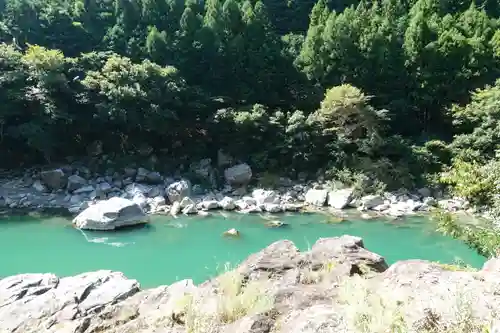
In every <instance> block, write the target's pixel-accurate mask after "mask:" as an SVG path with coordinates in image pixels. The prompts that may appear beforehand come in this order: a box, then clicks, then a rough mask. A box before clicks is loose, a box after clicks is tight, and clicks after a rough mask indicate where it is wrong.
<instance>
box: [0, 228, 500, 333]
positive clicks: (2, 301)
mask: <svg viewBox="0 0 500 333" xmlns="http://www.w3.org/2000/svg"><path fill="white" fill-rule="evenodd" d="M498 260H500V259H492V260H491V261H490V262H488V263H487V264H485V267H484V269H483V270H481V271H477V272H471V271H462V270H460V269H450V268H449V267H447V266H445V265H440V264H436V263H431V262H427V261H422V260H408V261H402V262H397V263H395V264H394V265H392V266H390V267H388V266H387V264H386V262H385V261H384V259H383V257H381V256H380V255H378V254H375V253H373V252H370V251H368V250H366V249H365V248H364V246H363V242H362V240H361V239H360V238H358V237H352V236H342V237H336V238H325V239H320V240H319V241H318V242H317V243H316V244H315V245H314V246H313V247H312V248H311V250H310V251H307V252H299V250H298V249H297V248H296V247H295V245H294V244H293V243H292V242H290V241H286V240H283V241H278V242H276V243H273V244H271V245H270V246H268V247H267V248H265V249H263V250H262V251H261V252H258V253H256V254H253V255H251V256H250V257H248V258H247V259H246V260H245V261H244V262H243V263H242V264H241V265H240V266H239V267H238V268H237V269H236V270H235V271H233V272H230V273H227V274H230V275H229V277H230V278H229V279H228V275H227V274H224V275H222V276H220V277H217V278H215V279H213V280H209V281H206V282H205V283H202V284H200V285H195V284H194V283H193V281H191V280H183V281H179V282H176V283H174V284H172V285H169V286H160V287H157V288H154V289H149V290H140V287H139V284H138V282H137V281H135V280H130V279H127V278H125V277H124V276H123V275H122V274H121V273H118V272H111V271H97V272H91V273H85V274H81V275H77V276H72V277H63V278H59V277H56V276H54V275H53V274H22V275H16V276H11V277H6V278H3V279H1V280H0V332H2V333H17V332H23V333H40V332H44V333H96V332H100V333H132V332H133V333H150V332H158V333H160V332H161V333H181V332H196V333H198V332H200V333H201V332H203V333H234V332H238V333H257V332H260V333H263V332H275V333H285V332H286V333H315V332H331V333H337V332H339V333H340V332H342V333H344V332H348V333H351V332H352V333H356V332H360V328H359V327H358V326H356V325H368V326H365V327H364V331H368V332H383V331H384V332H385V331H388V330H389V329H390V328H391V329H393V328H394V325H396V324H397V325H399V326H398V327H400V326H401V325H402V323H404V324H405V325H406V329H402V330H399V331H402V332H410V331H411V332H413V331H415V332H429V329H430V327H437V328H440V329H442V330H440V331H439V332H462V331H461V330H452V329H453V327H467V328H468V330H467V331H468V332H484V329H486V328H488V329H489V330H488V331H489V332H493V331H494V330H495V328H498V326H497V324H498V322H495V321H498V319H496V317H495V316H494V314H495V312H496V311H498V309H499V308H500V293H499V292H498V291H499V290H500V271H499V270H498ZM235 277H238V278H235ZM228 284H230V285H228ZM252 285H253V286H259V288H253V287H251V286H252ZM240 294H244V297H246V298H245V300H246V302H239V301H238V299H237V298H238V297H242V296H241V295H240ZM235 299H236V300H235ZM250 300H254V301H255V302H250ZM263 300H265V301H266V302H262V301H263ZM257 303H260V304H261V305H262V307H255V305H256V304H257ZM360 318H365V319H367V320H366V321H365V322H362V323H360V322H359V319H360ZM370 319H372V320H371V321H370ZM465 321H466V322H465ZM432 325H434V326H432ZM454 325H455V326H454ZM460 325H462V326H460ZM400 328H401V327H400ZM443 328H448V329H449V330H445V329H443ZM436 332H437V330H436Z"/></svg>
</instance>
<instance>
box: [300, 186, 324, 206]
mask: <svg viewBox="0 0 500 333" xmlns="http://www.w3.org/2000/svg"><path fill="white" fill-rule="evenodd" d="M327 197H328V191H327V190H316V189H310V190H309V191H307V192H306V195H305V202H306V203H307V204H310V205H313V206H319V207H323V206H324V205H325V202H326V198H327Z"/></svg>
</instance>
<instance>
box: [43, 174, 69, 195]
mask: <svg viewBox="0 0 500 333" xmlns="http://www.w3.org/2000/svg"><path fill="white" fill-rule="evenodd" d="M40 178H41V180H42V182H43V183H44V184H45V185H46V186H47V187H48V188H49V189H51V190H55V191H57V190H60V189H63V188H64V187H66V184H67V183H68V177H67V176H66V174H65V173H64V171H63V170H62V169H54V170H46V171H42V172H41V173H40Z"/></svg>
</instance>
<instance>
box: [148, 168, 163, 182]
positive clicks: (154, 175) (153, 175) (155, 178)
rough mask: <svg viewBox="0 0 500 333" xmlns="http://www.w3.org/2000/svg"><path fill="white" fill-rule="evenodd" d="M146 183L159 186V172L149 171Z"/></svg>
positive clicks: (160, 179) (160, 178) (161, 180)
mask: <svg viewBox="0 0 500 333" xmlns="http://www.w3.org/2000/svg"><path fill="white" fill-rule="evenodd" d="M146 181H147V183H148V184H161V183H162V182H163V179H162V177H161V174H160V173H159V172H156V171H151V172H149V173H148V174H147V175H146Z"/></svg>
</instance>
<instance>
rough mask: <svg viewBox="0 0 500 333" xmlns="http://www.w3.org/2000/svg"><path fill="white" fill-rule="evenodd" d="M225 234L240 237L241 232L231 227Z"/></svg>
mask: <svg viewBox="0 0 500 333" xmlns="http://www.w3.org/2000/svg"><path fill="white" fill-rule="evenodd" d="M223 235H224V236H229V237H240V232H239V231H238V230H236V229H234V228H232V229H229V230H227V231H224V233H223Z"/></svg>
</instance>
